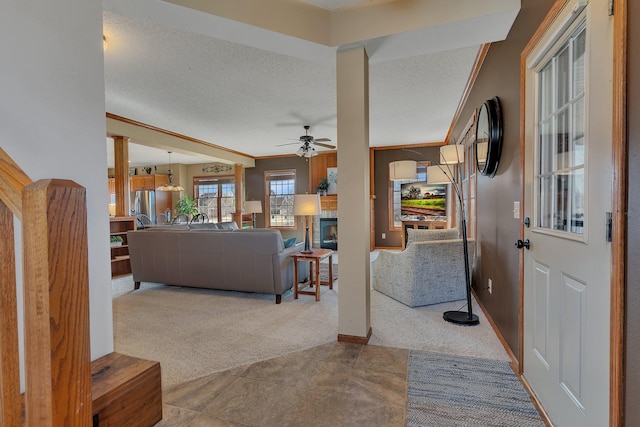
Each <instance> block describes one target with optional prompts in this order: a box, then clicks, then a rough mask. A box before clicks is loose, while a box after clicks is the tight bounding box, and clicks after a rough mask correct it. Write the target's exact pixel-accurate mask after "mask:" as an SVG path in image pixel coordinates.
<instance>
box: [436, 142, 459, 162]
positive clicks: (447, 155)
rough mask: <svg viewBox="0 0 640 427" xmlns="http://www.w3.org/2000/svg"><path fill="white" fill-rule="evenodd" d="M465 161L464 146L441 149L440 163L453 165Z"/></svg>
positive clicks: (447, 146)
mask: <svg viewBox="0 0 640 427" xmlns="http://www.w3.org/2000/svg"><path fill="white" fill-rule="evenodd" d="M463 160H464V145H462V144H450V145H443V146H441V147H440V163H441V164H445V165H453V164H456V163H461V162H462V161H463Z"/></svg>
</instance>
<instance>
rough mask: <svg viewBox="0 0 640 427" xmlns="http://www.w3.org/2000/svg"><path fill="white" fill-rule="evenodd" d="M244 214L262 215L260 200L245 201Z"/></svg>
mask: <svg viewBox="0 0 640 427" xmlns="http://www.w3.org/2000/svg"><path fill="white" fill-rule="evenodd" d="M244 212H245V213H262V202H261V201H260V200H247V201H246V202H244Z"/></svg>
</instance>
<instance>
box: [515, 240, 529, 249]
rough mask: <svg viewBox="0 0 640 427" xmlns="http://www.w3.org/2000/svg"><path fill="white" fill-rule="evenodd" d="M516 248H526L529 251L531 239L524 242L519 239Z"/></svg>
mask: <svg viewBox="0 0 640 427" xmlns="http://www.w3.org/2000/svg"><path fill="white" fill-rule="evenodd" d="M516 248H518V249H522V248H526V249H527V250H529V239H525V240H524V241H522V240H520V239H518V241H517V242H516Z"/></svg>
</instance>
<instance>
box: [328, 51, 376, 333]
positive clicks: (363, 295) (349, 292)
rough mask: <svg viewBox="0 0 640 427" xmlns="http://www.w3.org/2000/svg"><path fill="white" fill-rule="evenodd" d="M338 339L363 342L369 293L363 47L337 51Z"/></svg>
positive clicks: (366, 69)
mask: <svg viewBox="0 0 640 427" xmlns="http://www.w3.org/2000/svg"><path fill="white" fill-rule="evenodd" d="M336 69H337V73H336V74H337V76H336V78H337V85H336V87H337V100H338V227H339V247H338V250H339V251H340V291H339V292H338V341H349V342H359V343H363V344H364V343H366V342H367V341H368V337H369V336H370V334H371V315H370V303H369V300H370V292H369V288H370V287H369V282H370V280H369V221H370V218H369V58H368V56H367V53H366V51H365V49H364V47H352V48H348V49H341V50H339V51H338V53H337V59H336Z"/></svg>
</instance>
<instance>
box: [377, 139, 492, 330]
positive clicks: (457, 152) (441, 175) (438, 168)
mask: <svg viewBox="0 0 640 427" xmlns="http://www.w3.org/2000/svg"><path fill="white" fill-rule="evenodd" d="M405 151H409V152H412V153H415V154H418V155H419V156H422V157H424V158H425V159H427V160H429V161H431V162H432V163H434V166H428V167H427V183H429V184H451V186H452V187H453V190H454V192H455V194H456V197H457V199H458V204H459V205H460V226H461V228H462V247H463V254H464V273H465V286H466V296H467V311H459V310H452V311H445V312H444V313H443V315H442V317H443V318H444V320H446V321H447V322H451V323H456V324H459V325H466V326H474V325H477V324H479V323H480V320H479V319H478V316H477V315H475V314H473V308H472V303H471V271H470V270H471V269H470V267H469V243H468V240H467V216H466V210H465V204H464V197H463V193H462V187H461V185H460V184H461V182H462V171H461V170H460V168H459V167H457V165H458V164H459V163H461V162H462V160H463V159H464V146H462V145H457V144H453V145H443V146H442V147H440V162H439V163H437V164H436V163H435V162H434V161H433V160H431V159H430V158H429V157H428V156H426V155H424V154H422V153H420V152H419V151H414V150H410V149H405ZM416 166H417V162H415V161H413V160H402V161H399V162H392V163H390V164H389V176H390V179H391V180H394V181H398V180H399V181H407V182H409V181H415V180H416V179H417V175H416V170H417V169H416ZM456 170H457V172H458V174H457V175H458V176H457V177H456V173H455V171H456Z"/></svg>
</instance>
